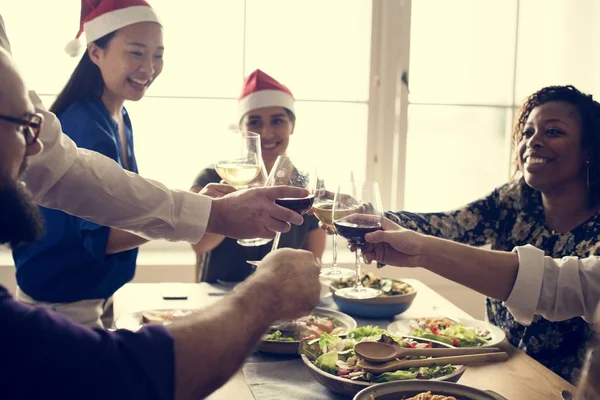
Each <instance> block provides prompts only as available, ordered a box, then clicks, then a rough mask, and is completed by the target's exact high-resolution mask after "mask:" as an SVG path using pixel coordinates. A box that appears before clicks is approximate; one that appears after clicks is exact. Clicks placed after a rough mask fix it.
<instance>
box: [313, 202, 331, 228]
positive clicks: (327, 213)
mask: <svg viewBox="0 0 600 400" xmlns="http://www.w3.org/2000/svg"><path fill="white" fill-rule="evenodd" d="M313 211H314V212H315V217H317V219H318V220H319V221H321V222H322V223H323V224H324V225H327V226H328V227H333V200H327V201H326V202H324V203H320V204H315V205H313Z"/></svg>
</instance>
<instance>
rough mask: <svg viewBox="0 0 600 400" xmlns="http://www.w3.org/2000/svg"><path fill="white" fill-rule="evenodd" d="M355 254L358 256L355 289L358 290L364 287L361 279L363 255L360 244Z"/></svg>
mask: <svg viewBox="0 0 600 400" xmlns="http://www.w3.org/2000/svg"><path fill="white" fill-rule="evenodd" d="M354 255H355V256H356V278H355V282H354V289H356V290H360V289H362V287H363V284H362V281H361V270H360V267H361V265H360V264H361V263H360V257H361V248H360V246H357V247H356V251H355V252H354Z"/></svg>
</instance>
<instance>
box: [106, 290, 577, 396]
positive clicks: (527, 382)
mask: <svg viewBox="0 0 600 400" xmlns="http://www.w3.org/2000/svg"><path fill="white" fill-rule="evenodd" d="M404 281H405V282H407V283H408V284H410V285H411V286H413V287H414V288H415V290H416V291H417V296H416V297H415V300H414V301H413V303H412V305H411V306H410V307H409V308H408V310H407V311H405V312H404V313H402V314H399V315H397V316H396V317H395V319H396V320H403V319H414V318H422V317H428V316H432V312H433V311H432V310H434V309H436V310H438V312H439V311H440V310H441V311H442V312H443V313H444V314H447V315H451V316H453V317H455V318H459V319H473V318H472V317H471V316H470V315H469V314H467V313H466V312H464V311H463V310H461V309H460V308H459V307H457V306H455V305H454V304H452V303H451V302H450V301H448V300H447V299H445V298H444V297H442V296H441V295H439V294H438V293H436V292H435V291H434V290H432V289H431V288H430V287H428V286H427V285H425V284H424V283H423V282H421V281H419V280H414V279H405V280H404ZM181 288H182V289H184V291H185V292H186V294H187V299H185V300H165V299H163V297H162V295H161V284H160V283H129V284H127V285H125V286H123V287H122V288H121V289H119V290H118V291H117V293H116V294H115V296H114V312H115V320H116V321H117V323H118V321H119V318H120V317H121V316H125V315H130V314H131V313H134V312H139V311H143V310H153V309H178V308H185V309H189V308H198V309H201V308H204V307H209V306H211V305H213V304H214V303H216V302H218V301H219V300H220V299H222V298H223V296H224V295H226V292H227V290H228V288H227V287H224V286H222V285H218V284H209V283H185V284H182V286H181ZM321 306H325V307H328V308H332V309H336V306H335V304H334V303H333V302H332V300H331V298H329V299H323V300H322V304H321ZM392 321H393V320H392V319H390V321H389V322H390V323H391V322H392ZM359 325H360V324H359ZM495 347H500V348H501V349H502V350H503V351H506V352H507V353H508V355H509V359H508V361H506V362H499V363H492V364H484V365H469V366H468V368H467V369H466V371H465V373H464V375H463V376H462V377H461V378H460V380H459V382H458V383H460V384H463V385H468V386H472V387H475V388H478V389H482V390H491V391H494V392H496V393H498V394H500V395H501V396H503V397H505V398H506V399H508V400H531V399H544V400H558V399H560V398H561V397H560V392H561V391H562V390H569V391H571V392H572V393H575V392H576V388H575V387H574V386H573V385H571V384H570V383H569V382H567V381H566V380H564V379H562V378H561V377H560V376H558V375H556V374H555V373H553V372H552V371H550V370H549V369H548V368H546V367H544V366H543V365H542V364H540V363H539V362H537V361H535V360H534V359H533V358H531V357H530V356H528V355H527V354H525V353H524V352H523V351H521V350H518V349H517V348H515V347H513V346H512V345H511V344H509V343H508V342H507V341H506V340H505V341H504V342H502V343H500V344H499V345H497V346H495ZM282 398H283V397H282ZM209 399H210V400H230V399H236V400H245V399H255V396H254V395H253V392H252V391H251V389H250V387H249V385H248V383H247V380H246V377H245V376H244V373H243V370H242V368H240V370H239V371H238V372H237V373H236V374H235V375H234V376H233V377H232V378H231V379H230V380H229V381H228V382H227V383H226V384H225V385H223V386H222V387H221V388H220V389H219V390H217V391H215V392H214V393H213V394H212V395H210V397H209ZM257 399H258V400H260V398H257Z"/></svg>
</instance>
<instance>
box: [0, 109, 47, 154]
mask: <svg viewBox="0 0 600 400" xmlns="http://www.w3.org/2000/svg"><path fill="white" fill-rule="evenodd" d="M25 118H26V119H21V118H14V117H9V116H8V115H0V120H1V121H6V122H10V123H13V124H17V125H19V126H20V128H21V132H22V133H23V136H25V143H27V145H28V146H31V145H32V144H34V143H35V142H36V141H37V139H38V136H40V131H41V130H42V123H43V122H44V116H43V115H42V114H39V113H35V114H29V115H27V117H25Z"/></svg>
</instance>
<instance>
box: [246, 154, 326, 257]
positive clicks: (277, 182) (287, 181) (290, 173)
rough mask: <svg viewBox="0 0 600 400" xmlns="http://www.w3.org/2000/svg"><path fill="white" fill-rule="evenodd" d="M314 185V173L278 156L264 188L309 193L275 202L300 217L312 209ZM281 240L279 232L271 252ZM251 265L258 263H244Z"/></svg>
mask: <svg viewBox="0 0 600 400" xmlns="http://www.w3.org/2000/svg"><path fill="white" fill-rule="evenodd" d="M314 184H315V172H313V171H311V170H310V169H303V168H302V167H299V166H297V165H295V164H294V163H292V160H291V159H290V158H289V157H286V156H279V157H277V160H275V164H274V165H273V168H272V169H271V173H270V174H269V177H268V178H267V184H266V185H265V186H295V187H299V188H304V189H307V190H308V191H309V195H308V196H307V197H302V198H281V199H277V200H275V203H276V204H279V205H280V206H282V207H285V208H287V209H290V210H292V211H295V212H297V213H298V214H300V215H304V214H306V213H307V212H308V210H310V209H311V208H312V205H313V200H314V197H315V195H314V192H315V189H314ZM280 238H281V232H277V233H276V234H275V238H274V239H273V246H272V247H271V251H273V250H276V249H277V247H278V246H279V239H280ZM246 262H247V263H248V264H251V265H255V266H256V265H258V263H259V262H258V261H246Z"/></svg>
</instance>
